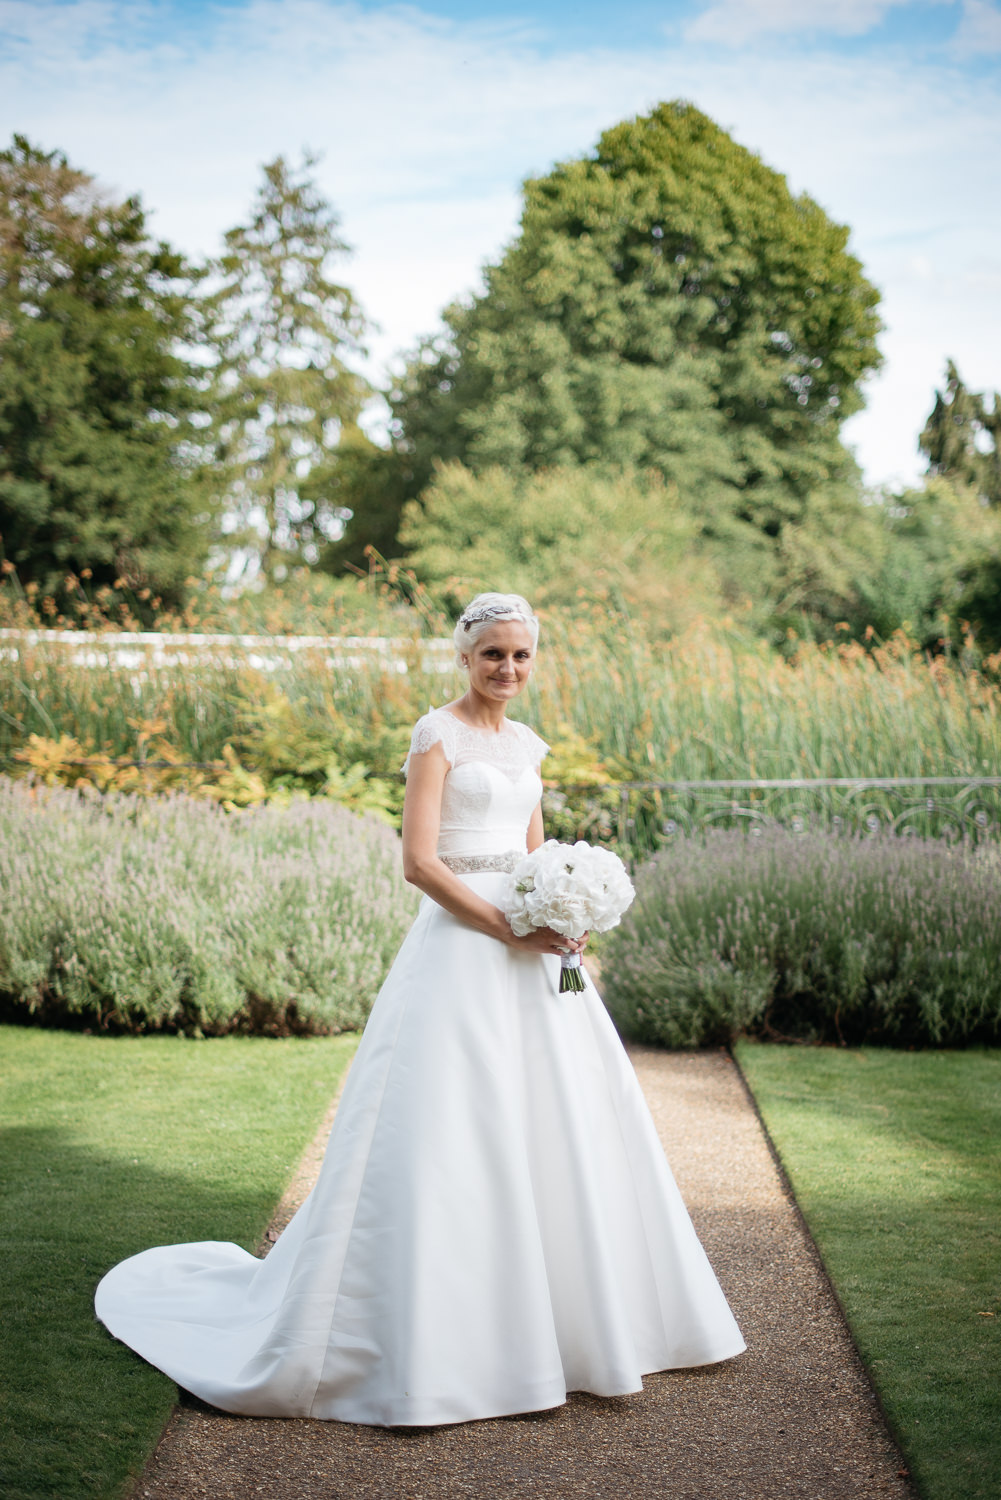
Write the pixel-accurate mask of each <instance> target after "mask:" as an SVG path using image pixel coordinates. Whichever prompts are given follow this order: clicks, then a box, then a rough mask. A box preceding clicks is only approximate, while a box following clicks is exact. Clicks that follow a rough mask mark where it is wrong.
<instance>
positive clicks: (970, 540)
mask: <svg viewBox="0 0 1001 1500" xmlns="http://www.w3.org/2000/svg"><path fill="white" fill-rule="evenodd" d="M867 521H868V525H867V526H866V527H865V534H864V536H863V537H860V536H856V537H855V543H856V545H857V546H858V554H857V556H856V558H855V560H854V563H853V566H852V573H853V580H854V582H853V598H852V599H851V601H850V602H849V603H848V604H847V606H846V613H847V615H848V620H849V624H850V626H851V628H852V630H853V631H854V632H855V633H856V634H858V635H863V634H864V633H865V631H866V630H869V631H870V632H875V633H876V634H878V635H881V636H884V637H887V636H891V635H892V634H893V633H894V631H897V630H905V631H906V632H907V633H908V635H910V636H912V637H913V638H914V639H915V640H917V641H918V642H920V643H921V644H922V645H923V646H925V647H927V648H929V649H932V650H939V649H941V648H942V646H943V645H946V646H947V645H949V644H952V645H956V644H958V643H959V642H961V641H962V639H963V635H964V632H965V633H967V634H970V633H971V632H972V635H971V639H975V641H976V643H977V645H978V647H979V648H980V649H981V650H986V651H993V650H997V649H998V647H1001V609H999V603H998V597H997V595H996V594H995V590H994V588H993V583H992V578H991V576H990V575H991V570H992V569H993V570H994V571H995V572H997V571H998V570H999V569H1001V512H999V511H998V510H995V509H991V508H988V507H987V506H986V505H985V504H984V503H983V501H982V499H981V498H980V497H979V496H978V495H977V494H976V493H975V492H974V491H973V490H972V489H970V488H967V487H965V486H963V485H961V484H958V483H955V482H953V481H951V480H949V479H944V478H938V477H935V476H932V477H931V478H929V480H928V481H927V483H926V484H925V485H924V487H923V488H921V489H916V490H905V491H904V492H903V493H901V494H881V495H878V496H876V497H874V503H873V504H872V505H871V507H870V511H869V516H868V517H867ZM863 542H864V546H863V545H860V544H861V543H863ZM999 576H1001V574H999Z"/></svg>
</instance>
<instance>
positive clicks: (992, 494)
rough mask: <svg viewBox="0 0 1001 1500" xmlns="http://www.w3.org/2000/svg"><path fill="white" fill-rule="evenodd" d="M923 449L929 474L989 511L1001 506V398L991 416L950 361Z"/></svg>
mask: <svg viewBox="0 0 1001 1500" xmlns="http://www.w3.org/2000/svg"><path fill="white" fill-rule="evenodd" d="M919 441H920V448H921V451H922V453H924V454H925V455H926V456H927V458H928V472H929V473H930V474H938V475H941V476H942V477H943V478H945V479H951V480H954V481H955V482H956V483H958V484H960V485H962V486H964V487H966V488H968V489H970V490H972V491H973V493H974V494H975V495H978V496H979V497H980V499H982V500H983V501H984V503H985V504H987V505H1001V396H999V395H997V394H996V393H995V395H994V397H993V399H992V402H991V407H990V410H988V407H987V399H986V397H985V396H983V395H981V394H979V393H978V392H976V391H970V390H967V388H966V386H965V385H964V384H963V382H962V380H961V379H960V376H959V371H958V370H957V369H956V366H955V365H954V364H953V362H952V360H951V359H950V360H949V361H948V362H947V364H946V367H945V390H944V391H936V392H935V405H934V406H933V408H932V411H931V415H930V416H929V418H928V421H927V422H926V423H925V427H924V431H923V432H922V434H921V438H920V440H919Z"/></svg>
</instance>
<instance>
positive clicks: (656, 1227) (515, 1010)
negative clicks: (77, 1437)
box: [97, 871, 744, 1426]
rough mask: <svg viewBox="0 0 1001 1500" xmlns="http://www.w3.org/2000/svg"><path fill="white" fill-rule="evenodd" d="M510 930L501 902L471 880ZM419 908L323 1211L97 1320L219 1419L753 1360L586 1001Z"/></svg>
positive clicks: (172, 1267) (310, 1205)
mask: <svg viewBox="0 0 1001 1500" xmlns="http://www.w3.org/2000/svg"><path fill="white" fill-rule="evenodd" d="M461 878H463V879H464V880H465V881H466V882H467V883H468V884H469V886H470V887H471V888H472V889H473V890H475V891H476V892H477V893H478V894H479V895H481V896H483V897H484V898H485V899H486V900H488V901H492V902H493V903H494V904H500V901H501V897H502V891H503V887H504V884H505V882H506V880H507V878H508V877H506V876H504V875H503V874H500V873H497V872H495V871H488V872H481V873H476V874H470V875H464V876H462V877H461ZM558 982H559V960H558V959H557V958H549V957H545V956H543V955H540V954H531V953H522V952H518V951H516V950H515V949H513V948H511V947H508V946H506V945H505V944H503V943H501V942H498V941H497V940H496V939H494V938H490V937H487V936H485V935H483V934H481V933H479V932H477V931H475V930H474V929H473V928H471V927H469V926H468V925H466V924H465V923H463V922H461V921H459V920H458V919H456V918H455V917H453V916H451V915H450V914H449V913H448V912H446V911H445V910H444V909H443V908H441V907H439V906H438V905H437V904H436V903H435V902H433V901H431V900H430V899H429V898H427V897H425V898H424V900H423V902H422V904H421V908H420V911H419V913H418V916H417V919H416V921H415V923H414V926H413V927H412V929H411V931H410V933H409V934H408V936H407V938H406V939H405V941H404V943H403V946H402V948H401V949H400V952H399V954H398V956H397V958H396V961H395V963H394V965H393V968H392V970H391V972H390V974H389V976H388V978H387V980H386V982H385V984H384V986H383V988H382V991H381V993H380V995H379V997H378V1000H377V1001H376V1004H375V1007H374V1009H373V1011H372V1015H371V1017H370V1019H369V1022H368V1026H367V1027H366V1030H365V1033H364V1035H363V1037H362V1041H361V1044H360V1046H359V1049H358V1052H357V1054H356V1056H355V1060H354V1063H353V1065H352V1068H351V1071H350V1073H349V1075H348V1080H347V1084H346V1086H345V1090H344V1095H343V1098H342V1100H341V1103H340V1106H339V1108H338V1111H337V1116H336V1119H335V1122H334V1128H333V1132H332V1134H331V1137H330V1143H329V1145H328V1147H327V1151H326V1156H325V1160H324V1163H323V1168H322V1170H321V1173H320V1176H319V1179H318V1181H317V1183H316V1186H315V1187H314V1189H313V1191H312V1193H311V1194H310V1196H309V1197H308V1199H307V1200H306V1202H305V1203H304V1204H303V1206H302V1207H301V1208H300V1210H299V1212H298V1213H297V1214H296V1215H295V1217H294V1219H293V1220H292V1222H291V1223H290V1224H289V1226H288V1228H287V1229H286V1230H285V1232H284V1233H283V1234H282V1235H281V1237H280V1238H279V1240H278V1242H277V1243H276V1244H275V1246H274V1247H273V1249H272V1250H271V1253H270V1254H269V1255H268V1256H267V1258H266V1259H265V1260H263V1261H262V1260H257V1259H256V1258H255V1257H254V1256H252V1255H248V1254H247V1252H246V1251H244V1250H241V1249H240V1248H239V1247H238V1246H236V1245H231V1244H222V1243H216V1242H209V1243H204V1244H191V1245H172V1246H163V1247H160V1248H157V1249H152V1250H146V1251H144V1252H143V1253H141V1254H139V1255H135V1256H133V1257H132V1258H131V1259H129V1260H126V1261H123V1262H122V1263H121V1264H120V1265H118V1266H116V1267H114V1269H113V1270H111V1271H109V1272H108V1274H107V1276H105V1278H104V1280H103V1281H102V1282H101V1284H100V1287H99V1288H98V1292H97V1313H98V1316H99V1317H100V1319H101V1320H102V1322H104V1323H105V1324H106V1325H107V1327H108V1328H109V1329H110V1331H111V1332H112V1333H113V1334H114V1335H115V1336H116V1337H117V1338H119V1339H122V1340H123V1341H124V1342H125V1343H126V1344H128V1345H130V1346H131V1347H132V1348H133V1349H135V1350H137V1351H138V1353H140V1354H141V1355H143V1356H144V1358H146V1359H147V1360H149V1361H150V1362H151V1363H152V1364H154V1365H156V1366H158V1367H159V1368H160V1369H161V1370H164V1371H165V1372H166V1373H167V1374H168V1375H170V1376H171V1377H172V1378H173V1379H174V1380H176V1381H177V1383H178V1385H180V1386H182V1387H183V1388H184V1389H186V1390H188V1391H191V1392H193V1393H194V1394H195V1395H196V1396H199V1397H201V1399H202V1400H204V1401H207V1402H209V1403H211V1404H212V1405H213V1406H218V1407H221V1408H223V1409H224V1410H226V1411H230V1412H241V1413H246V1414H250V1415H255V1416H275V1417H279V1416H281V1417H288V1416H304V1417H306V1416H308V1417H318V1418H325V1419H335V1420H338V1421H345V1422H363V1423H369V1424H375V1425H380V1426H396V1425H435V1424H439V1423H449V1422H463V1421H467V1420H470V1419H473V1418H481V1417H497V1416H504V1415H508V1414H512V1413H516V1412H527V1411H537V1410H542V1409H544V1408H547V1407H552V1406H557V1405H559V1404H560V1403H561V1402H563V1401H564V1400H565V1397H566V1393H567V1392H568V1391H575V1390H576V1391H591V1392H593V1393H595V1394H596V1395H600V1396H615V1395H621V1394H625V1393H626V1392H630V1391H638V1390H640V1389H641V1388H642V1380H641V1377H642V1376H643V1375H644V1374H645V1373H649V1372H651V1371H655V1370H665V1369H673V1368H676V1367H680V1366H689V1365H701V1364H709V1363H712V1362H714V1361H716V1360H722V1359H727V1358H729V1357H730V1356H731V1355H734V1354H737V1353H739V1352H740V1350H741V1349H743V1348H744V1342H743V1340H742V1338H741V1336H740V1332H739V1330H738V1328H737V1325H736V1323H735V1321H734V1319H733V1316H732V1315H731V1313H730V1310H729V1308H728V1306H727V1303H726V1301H725V1299H724V1297H723V1293H722V1291H721V1290H720V1287H719V1285H718V1283H717V1281H716V1278H715V1276H714V1275H713V1272H712V1269H711V1268H710V1265H709V1262H708V1260H707V1259H706V1256H705V1254H704V1252H703V1250H702V1247H701V1245H700V1244H699V1241H698V1239H697V1237H696V1235H695V1231H694V1229H693V1228H692V1224H691V1221H690V1219H689V1217H688V1213H687V1211H686V1209H685V1206H684V1204H683V1202H682V1200H681V1197H680V1194H679V1192H678V1189H677V1187H676V1185H675V1182H674V1179H673V1177H672V1175H671V1172H670V1169H669V1167H668V1165H667V1162H666V1160H665V1158H664V1154H663V1151H662V1149H661V1146H660V1142H659V1140H658V1138H657V1135H656V1132H655V1130H654V1126H653V1122H652V1120H651V1118H650V1115H649V1112H648V1110H647V1107H646V1103H645V1101H644V1099H643V1096H642V1093H641V1091H640V1088H639V1085H638V1083H637V1081H636V1077H635V1074H634V1072H633V1069H632V1066H631V1064H630V1063H629V1060H628V1058H627V1057H626V1055H625V1053H624V1051H623V1049H622V1046H621V1044H620V1042H619V1039H618V1036H617V1034H616V1032H615V1029H614V1027H613V1026H612V1023H611V1021H610V1019H609V1017H608V1015H607V1013H606V1011H605V1009H604V1006H603V1005H602V1003H601V1000H600V998H599V996H598V994H597V993H596V991H595V990H594V988H593V986H592V985H591V984H590V982H589V983H588V986H587V988H586V990H585V991H584V992H583V994H574V993H570V994H566V995H561V994H559V993H558V989H557V986H558Z"/></svg>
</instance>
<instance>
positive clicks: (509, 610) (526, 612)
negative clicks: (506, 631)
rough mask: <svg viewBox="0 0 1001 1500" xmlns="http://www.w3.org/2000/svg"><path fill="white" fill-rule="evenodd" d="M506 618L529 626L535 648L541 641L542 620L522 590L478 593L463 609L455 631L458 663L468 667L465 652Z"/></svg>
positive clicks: (453, 634)
mask: <svg viewBox="0 0 1001 1500" xmlns="http://www.w3.org/2000/svg"><path fill="white" fill-rule="evenodd" d="M506 620H518V621H520V622H521V624H522V625H524V626H525V628H526V629H527V630H528V632H529V634H530V635H531V637H532V650H533V652H534V650H535V648H536V646H537V645H538V644H539V622H538V620H537V619H536V618H535V615H534V614H533V613H532V606H531V605H530V604H529V602H528V600H527V599H523V598H522V597H521V595H520V594H477V596H476V598H475V599H473V600H471V602H470V603H469V604H467V605H466V607H465V609H464V610H463V611H462V614H461V615H460V616H459V623H458V624H457V625H456V627H455V629H454V630H453V632H452V641H453V642H454V645H455V661H456V665H457V666H459V667H465V662H464V661H463V660H462V658H463V656H468V655H469V653H470V651H471V650H472V649H473V647H474V646H475V645H476V642H477V641H478V640H479V638H480V636H481V635H483V633H484V631H487V630H489V629H490V627H491V625H499V624H501V623H502V622H503V621H506Z"/></svg>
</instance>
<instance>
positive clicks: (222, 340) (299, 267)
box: [209, 153, 367, 577]
mask: <svg viewBox="0 0 1001 1500" xmlns="http://www.w3.org/2000/svg"><path fill="white" fill-rule="evenodd" d="M315 164H316V158H315V157H313V156H311V155H309V154H308V153H307V154H306V155H304V157H303V160H302V163H301V166H300V167H299V169H298V172H297V171H295V170H294V169H293V168H292V167H290V165H289V164H288V162H286V160H285V159H284V157H281V156H279V157H277V158H276V159H275V160H274V161H272V162H269V163H268V164H267V165H266V166H265V167H264V180H263V182H262V184H261V186H260V190H259V192H258V196H257V200H256V203H255V206H254V213H253V217H252V219H251V222H250V223H249V224H248V225H245V226H241V227H239V228H236V229H231V230H230V231H229V233H228V234H227V235H226V249H225V252H224V254H223V255H222V257H221V259H220V260H219V262H218V263H217V265H216V266H215V267H214V270H215V272H216V275H217V276H218V278H219V281H220V284H219V286H218V288H217V290H216V291H215V293H214V294H213V297H212V299H211V303H210V315H211V327H210V332H209V342H210V345H211V346H212V347H213V348H214V350H215V351H216V353H217V356H218V363H217V366H216V370H215V374H216V380H217V386H216V403H217V404H216V419H217V424H218V431H219V436H220V445H221V446H220V455H219V462H220V467H221V471H222V477H223V479H224V480H225V481H226V485H227V505H228V506H229V507H231V508H233V507H235V511H236V513H237V514H238V515H239V516H240V517H241V518H242V520H243V522H244V523H245V529H244V531H243V533H242V534H241V535H240V536H239V537H234V536H232V535H231V536H230V538H229V543H230V545H231V546H232V544H233V542H234V541H235V540H239V541H241V542H243V543H244V544H245V545H251V546H253V545H255V541H256V545H257V546H258V547H259V551H260V558H259V560H260V567H261V569H262V571H263V572H264V573H265V575H266V576H268V577H276V576H277V577H281V576H284V572H285V571H287V569H288V567H289V566H290V565H291V564H292V563H294V562H295V561H297V560H299V559H305V560H306V562H308V563H315V562H316V561H317V560H318V558H319V556H320V551H321V548H322V547H323V546H324V545H325V544H326V543H327V542H328V541H329V540H330V539H331V538H333V537H336V536H337V535H339V533H340V529H341V521H342V510H341V507H340V506H338V505H337V504H336V503H334V501H333V499H332V498H331V497H330V495H328V494H327V492H326V490H327V486H326V484H325V483H324V482H323V481H324V466H325V465H327V464H329V459H330V455H331V453H332V452H333V451H334V450H336V447H337V444H338V442H339V441H340V439H341V436H342V434H343V433H345V432H348V433H353V432H354V430H355V423H356V421H357V418H358V415H359V413H360V410H361V407H362V403H363V400H364V397H365V395H366V393H367V386H366V384H365V382H364V381H363V380H362V378H361V376H360V375H358V374H357V373H356V372H355V371H354V370H353V369H351V367H350V365H349V364H348V363H347V361H346V358H345V356H348V355H350V354H352V353H353V352H355V351H357V350H358V349H359V340H360V338H361V335H362V333H363V330H364V320H363V318H362V316H361V313H360V312H359V310H358V307H357V305H356V303H355V301H354V298H353V297H352V295H351V293H350V292H349V291H348V289H347V288H346V287H344V286H341V285H340V284H338V283H336V282H334V281H333V280H331V270H330V267H331V262H332V261H333V260H334V259H336V258H337V257H338V256H340V255H343V254H344V253H345V251H346V250H347V246H346V245H345V243H344V241H343V240H342V239H341V238H340V235H339V233H338V223H339V221H338V218H337V216H336V214H335V213H334V212H333V210H332V208H331V206H330V204H329V203H328V202H327V201H326V200H325V199H324V198H323V196H322V194H321V193H320V192H319V190H318V189H317V186H316V183H315V181H314V179H313V178H312V176H311V171H312V168H313V167H314V166H315ZM357 440H358V439H357V438H356V439H355V441H357Z"/></svg>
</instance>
